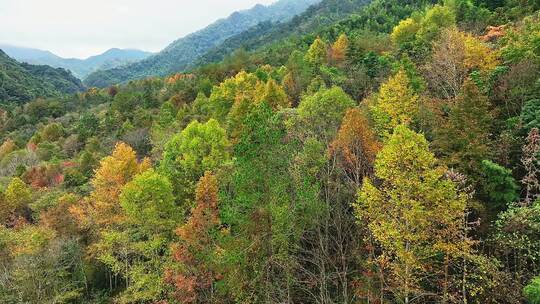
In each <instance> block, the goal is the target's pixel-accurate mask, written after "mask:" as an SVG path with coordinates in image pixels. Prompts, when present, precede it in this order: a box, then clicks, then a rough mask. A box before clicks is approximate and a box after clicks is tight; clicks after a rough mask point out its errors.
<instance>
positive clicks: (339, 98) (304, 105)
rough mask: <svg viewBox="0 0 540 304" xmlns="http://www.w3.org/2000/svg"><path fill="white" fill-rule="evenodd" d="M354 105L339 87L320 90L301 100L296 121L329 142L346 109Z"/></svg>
mask: <svg viewBox="0 0 540 304" xmlns="http://www.w3.org/2000/svg"><path fill="white" fill-rule="evenodd" d="M354 105H355V103H354V101H353V100H352V99H351V98H350V97H349V96H348V95H347V94H346V93H345V92H343V90H342V89H341V88H340V87H332V88H330V89H327V88H321V89H320V90H319V91H318V92H316V93H314V94H313V95H309V96H306V97H304V98H303V99H302V101H301V102H300V105H299V106H298V119H299V120H300V123H301V124H302V125H304V126H306V127H307V128H308V130H310V131H309V132H314V135H315V136H317V137H320V138H322V139H324V140H326V141H327V142H329V141H330V139H331V138H333V136H334V135H335V134H336V132H337V130H338V128H339V125H340V124H341V120H342V119H343V116H344V115H345V112H346V111H347V109H348V108H352V107H353V106H354Z"/></svg>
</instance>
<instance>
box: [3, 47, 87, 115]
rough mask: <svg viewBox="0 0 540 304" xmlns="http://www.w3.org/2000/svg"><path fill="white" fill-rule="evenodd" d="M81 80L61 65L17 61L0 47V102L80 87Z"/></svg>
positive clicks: (4, 102)
mask: <svg viewBox="0 0 540 304" xmlns="http://www.w3.org/2000/svg"><path fill="white" fill-rule="evenodd" d="M83 89H84V86H83V85H82V83H81V81H80V80H78V79H77V78H75V77H73V75H71V73H70V72H68V71H66V70H64V69H55V68H52V67H50V66H45V65H31V64H26V63H18V62H17V61H15V60H14V59H12V58H10V57H9V56H7V55H6V54H5V53H4V52H3V51H2V50H0V104H4V105H7V104H10V103H13V102H15V103H23V102H26V101H31V100H32V99H35V98H36V97H52V96H60V95H62V94H65V93H70V94H72V93H75V92H79V91H82V90H83Z"/></svg>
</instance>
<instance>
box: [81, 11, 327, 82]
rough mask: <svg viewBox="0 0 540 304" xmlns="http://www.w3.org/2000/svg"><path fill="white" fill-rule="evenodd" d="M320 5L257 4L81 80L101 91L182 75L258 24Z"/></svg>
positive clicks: (286, 18) (277, 20)
mask: <svg viewBox="0 0 540 304" xmlns="http://www.w3.org/2000/svg"><path fill="white" fill-rule="evenodd" d="M320 1H321V0H280V1H277V2H276V3H274V4H272V5H269V6H264V5H260V4H259V5H256V6H254V7H253V8H251V9H249V10H244V11H239V12H235V13H233V14H231V15H230V16H229V17H228V18H225V19H220V20H218V21H216V22H214V23H212V24H210V25H209V26H207V27H206V28H204V29H202V30H200V31H197V32H195V33H192V34H190V35H188V36H186V37H183V38H180V39H178V40H176V41H174V42H173V43H171V44H170V45H169V46H167V47H166V48H165V49H163V50H162V51H161V52H159V53H158V54H156V55H154V56H151V57H149V58H147V59H145V60H142V61H140V62H136V63H133V64H130V65H127V66H123V67H118V68H114V69H110V70H106V71H102V70H101V71H97V72H95V73H92V74H90V75H89V76H88V77H87V78H86V79H85V84H86V85H87V86H97V87H104V86H108V85H111V84H115V83H122V82H126V81H129V80H134V79H141V78H145V77H149V76H164V75H167V74H171V73H175V72H178V71H183V70H184V69H186V68H187V67H188V66H190V65H192V64H193V63H194V62H195V61H196V60H197V59H198V58H200V57H201V56H202V55H204V54H205V53H206V52H207V51H208V50H210V49H212V48H213V47H216V46H218V45H220V44H221V43H222V42H223V41H225V40H226V39H228V38H230V37H232V36H234V35H237V34H239V33H242V32H244V31H246V30H248V29H250V28H251V27H253V26H256V25H257V24H259V23H261V22H272V23H274V22H286V21H288V20H290V19H292V18H293V17H294V16H296V15H298V14H301V13H302V12H304V11H305V10H306V9H307V8H308V7H310V6H311V5H314V4H317V3H319V2H320Z"/></svg>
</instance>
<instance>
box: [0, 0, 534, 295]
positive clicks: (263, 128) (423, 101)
mask: <svg viewBox="0 0 540 304" xmlns="http://www.w3.org/2000/svg"><path fill="white" fill-rule="evenodd" d="M362 2H363V3H362V5H361V6H358V7H356V6H355V13H354V14H350V13H349V12H350V8H351V5H353V6H354V5H355V4H358V3H360V2H358V1H333V0H324V1H322V2H321V3H320V4H318V6H316V7H313V8H311V9H309V10H308V11H307V12H308V13H309V12H311V13H309V14H308V15H303V16H314V18H315V19H309V18H308V17H306V19H305V20H308V21H305V23H304V21H302V20H304V19H293V20H292V21H291V22H293V23H291V24H315V23H313V22H315V21H313V20H325V21H321V22H320V23H319V24H320V26H312V27H311V26H308V27H305V28H299V29H298V30H294V29H292V28H288V27H287V25H284V24H274V23H271V22H269V23H265V26H268V27H272V28H271V29H265V28H262V27H259V28H258V29H259V30H260V31H261V33H262V35H260V36H257V35H256V34H254V33H253V32H250V31H257V28H252V29H250V30H248V32H245V33H244V34H240V35H245V36H241V37H247V40H246V43H248V44H246V45H249V47H246V48H245V49H238V50H236V49H234V50H233V48H232V47H231V48H230V49H228V51H227V52H226V53H227V54H220V55H219V56H217V57H216V58H221V56H222V55H223V56H222V57H223V60H221V61H218V62H208V63H205V62H201V63H200V64H201V65H199V66H194V67H192V70H191V71H190V72H186V73H178V74H171V75H167V76H164V77H152V78H147V79H142V80H136V81H130V82H128V83H125V84H121V85H111V86H108V87H106V88H103V89H100V88H91V89H89V90H87V91H85V92H79V93H76V94H63V95H55V96H52V97H49V98H38V99H35V100H32V101H30V102H27V103H24V104H19V103H16V102H11V103H9V105H8V106H5V107H3V108H2V113H1V114H2V115H0V127H1V129H0V142H1V145H0V189H1V191H0V265H1V268H2V275H1V276H0V302H2V303H159V304H165V303H171V304H172V303H321V304H322V303H407V304H408V303H411V304H412V303H540V264H539V261H540V131H539V130H540V12H539V10H540V3H539V2H538V1H534V0H530V1H528V0H501V1H488V0H485V1H484V0H447V1H428V0H418V1H415V0H407V1H401V0H373V1H369V3H368V2H365V1H362ZM325 7H326V8H332V9H328V10H327V9H323V8H325ZM342 11H343V12H347V13H343V14H341V13H338V12H342ZM313 12H318V13H313ZM310 14H311V15H310ZM336 16H339V18H337V17H336ZM310 20H311V21H310ZM287 33H289V34H287ZM257 37H259V38H261V39H258V38H257ZM231 39H233V40H231V41H234V39H237V38H234V37H233V38H231ZM225 43H227V42H225ZM203 58H204V57H203ZM0 72H3V71H2V70H0ZM2 75H4V74H1V73H0V76H2ZM5 79H6V78H0V81H2V82H0V84H2V85H4V84H6V83H8V82H6V81H5ZM20 84H21V85H22V87H23V88H24V87H26V88H29V87H30V85H31V84H30V83H28V84H27V83H22V82H21V83H20ZM0 87H1V86H0ZM7 101H10V100H7Z"/></svg>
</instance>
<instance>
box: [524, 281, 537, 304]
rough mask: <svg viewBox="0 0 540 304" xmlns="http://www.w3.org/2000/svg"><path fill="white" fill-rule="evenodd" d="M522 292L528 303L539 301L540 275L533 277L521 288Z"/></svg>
mask: <svg viewBox="0 0 540 304" xmlns="http://www.w3.org/2000/svg"><path fill="white" fill-rule="evenodd" d="M523 293H524V294H525V297H526V298H527V300H528V301H529V302H528V303H530V304H539V303H540V277H536V278H534V279H533V280H532V281H531V282H530V283H529V285H527V286H525V288H523Z"/></svg>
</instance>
